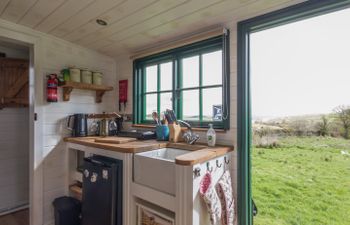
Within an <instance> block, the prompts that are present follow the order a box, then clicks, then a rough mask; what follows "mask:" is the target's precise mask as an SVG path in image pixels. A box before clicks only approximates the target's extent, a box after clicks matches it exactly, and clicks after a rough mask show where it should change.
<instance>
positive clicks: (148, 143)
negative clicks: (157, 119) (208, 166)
mask: <svg viewBox="0 0 350 225" xmlns="http://www.w3.org/2000/svg"><path fill="white" fill-rule="evenodd" d="M96 138H100V137H68V138H64V141H65V142H69V143H75V144H80V145H85V146H88V147H94V148H100V149H105V150H110V151H116V152H121V153H139V152H145V151H150V150H155V149H159V148H165V147H170V148H178V149H185V150H189V151H193V152H189V153H187V154H184V155H180V156H178V157H176V160H175V163H176V164H178V165H183V166H190V165H195V164H198V163H203V162H206V161H208V160H211V159H214V158H217V157H220V156H223V155H225V154H227V153H228V152H231V151H233V147H232V146H215V147H208V146H206V145H203V144H195V145H189V144H186V143H183V142H180V143H170V142H164V141H156V140H145V141H141V140H136V141H131V142H127V143H122V144H112V143H100V142H95V139H96Z"/></svg>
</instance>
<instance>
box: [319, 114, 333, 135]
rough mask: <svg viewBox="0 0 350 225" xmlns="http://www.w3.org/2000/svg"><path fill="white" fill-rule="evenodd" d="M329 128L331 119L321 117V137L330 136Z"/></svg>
mask: <svg viewBox="0 0 350 225" xmlns="http://www.w3.org/2000/svg"><path fill="white" fill-rule="evenodd" d="M329 126H330V123H329V119H328V118H327V116H325V115H323V116H322V117H321V122H319V123H317V130H318V134H319V135H320V136H328V135H329Z"/></svg>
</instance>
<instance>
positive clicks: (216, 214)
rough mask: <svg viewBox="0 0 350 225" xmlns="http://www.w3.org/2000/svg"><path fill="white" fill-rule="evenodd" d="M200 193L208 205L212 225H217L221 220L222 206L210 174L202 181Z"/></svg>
mask: <svg viewBox="0 0 350 225" xmlns="http://www.w3.org/2000/svg"><path fill="white" fill-rule="evenodd" d="M199 193H200V195H201V197H202V198H203V200H204V201H205V203H206V205H207V208H208V212H209V215H210V222H211V224H213V225H214V224H216V223H217V222H218V221H219V220H220V218H221V206H220V200H219V197H218V195H217V193H216V190H215V188H214V187H213V184H212V177H211V174H210V173H209V172H207V173H206V174H205V175H204V177H203V179H202V180H201V183H200V188H199Z"/></svg>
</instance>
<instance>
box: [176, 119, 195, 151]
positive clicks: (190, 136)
mask: <svg viewBox="0 0 350 225" xmlns="http://www.w3.org/2000/svg"><path fill="white" fill-rule="evenodd" d="M177 122H179V123H180V124H182V125H184V126H185V127H187V131H186V132H185V133H184V134H183V135H182V138H183V139H184V140H185V141H186V143H187V144H190V145H193V144H194V143H196V141H197V140H199V135H198V134H195V133H194V132H193V130H192V127H191V125H190V124H189V123H187V122H185V121H182V120H177Z"/></svg>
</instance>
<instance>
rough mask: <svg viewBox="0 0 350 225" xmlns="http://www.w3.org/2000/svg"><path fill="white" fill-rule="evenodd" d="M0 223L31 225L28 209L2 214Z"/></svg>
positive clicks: (0, 224) (2, 224)
mask: <svg viewBox="0 0 350 225" xmlns="http://www.w3.org/2000/svg"><path fill="white" fill-rule="evenodd" d="M0 225H29V213H28V209H25V210H21V211H17V212H14V213H11V214H7V215H5V216H0Z"/></svg>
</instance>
